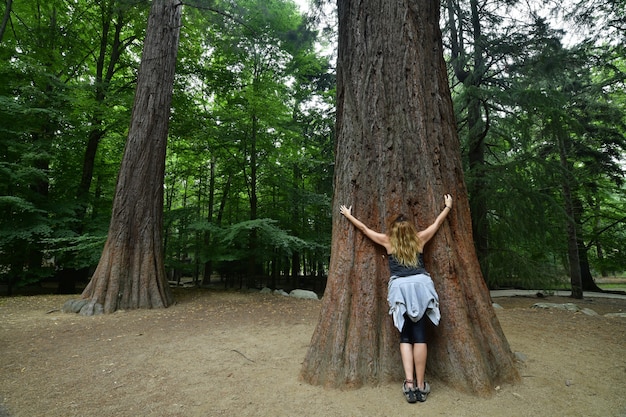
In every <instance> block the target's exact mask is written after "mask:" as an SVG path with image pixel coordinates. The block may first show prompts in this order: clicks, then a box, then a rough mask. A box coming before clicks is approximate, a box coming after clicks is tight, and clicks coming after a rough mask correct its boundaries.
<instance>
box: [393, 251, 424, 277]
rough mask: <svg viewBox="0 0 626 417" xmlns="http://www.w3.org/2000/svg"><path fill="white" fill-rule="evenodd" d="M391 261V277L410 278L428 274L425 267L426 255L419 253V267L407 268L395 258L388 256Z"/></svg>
mask: <svg viewBox="0 0 626 417" xmlns="http://www.w3.org/2000/svg"><path fill="white" fill-rule="evenodd" d="M387 258H388V259H389V272H391V276H392V277H393V276H395V277H408V276H410V275H419V274H426V273H427V272H426V268H425V267H424V254H423V253H419V254H418V255H417V266H405V265H402V264H400V263H399V262H398V260H397V259H396V258H395V257H394V256H393V255H389V256H387Z"/></svg>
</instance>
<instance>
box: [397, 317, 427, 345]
mask: <svg viewBox="0 0 626 417" xmlns="http://www.w3.org/2000/svg"><path fill="white" fill-rule="evenodd" d="M400 343H411V344H413V343H426V314H424V315H423V316H422V318H421V319H419V320H418V321H417V322H414V321H413V320H411V319H410V318H409V316H407V315H406V314H405V315H404V325H403V326H402V331H401V332H400Z"/></svg>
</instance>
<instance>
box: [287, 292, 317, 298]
mask: <svg viewBox="0 0 626 417" xmlns="http://www.w3.org/2000/svg"><path fill="white" fill-rule="evenodd" d="M289 296H290V297H295V298H304V299H308V300H318V298H317V294H315V293H314V292H313V291H308V290H293V291H291V292H290V293H289Z"/></svg>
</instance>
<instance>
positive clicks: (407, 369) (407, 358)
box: [400, 343, 417, 388]
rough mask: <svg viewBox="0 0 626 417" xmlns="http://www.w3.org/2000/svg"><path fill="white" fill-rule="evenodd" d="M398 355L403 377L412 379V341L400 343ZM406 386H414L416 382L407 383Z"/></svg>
mask: <svg viewBox="0 0 626 417" xmlns="http://www.w3.org/2000/svg"><path fill="white" fill-rule="evenodd" d="M400 356H401V358H402V368H403V369H404V379H405V380H407V381H414V374H415V362H414V356H415V354H414V347H413V344H412V343H400ZM407 387H408V388H415V387H417V384H415V382H413V383H412V384H407Z"/></svg>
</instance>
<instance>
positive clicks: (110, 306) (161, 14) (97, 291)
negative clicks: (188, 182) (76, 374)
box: [81, 0, 182, 314]
mask: <svg viewBox="0 0 626 417" xmlns="http://www.w3.org/2000/svg"><path fill="white" fill-rule="evenodd" d="M181 7H182V5H181V3H180V1H179V0H154V1H153V3H152V8H151V10H150V17H149V19H148V28H147V30H146V40H145V44H144V49H143V54H142V59H141V66H140V68H139V74H138V80H137V92H136V96H135V105H134V107H133V112H132V116H131V123H130V129H129V133H128V140H127V143H126V149H125V151H124V157H123V160H122V166H121V168H120V173H119V177H118V182H117V188H116V191H115V199H114V202H113V213H112V218H111V225H110V226H109V234H108V237H107V241H106V243H105V246H104V251H103V253H102V257H101V258H100V262H99V264H98V267H97V268H96V271H95V273H94V276H93V278H92V279H91V281H90V283H89V285H88V286H87V287H86V288H85V290H84V291H83V294H82V297H83V298H86V299H89V300H90V302H89V303H88V304H87V305H86V306H85V307H83V310H81V313H82V314H93V313H94V312H97V311H99V309H98V308H97V306H98V305H100V306H102V308H103V311H104V312H105V313H111V312H114V311H115V310H117V309H133V308H153V307H167V306H169V305H170V304H171V303H172V293H171V290H170V288H169V286H168V283H167V278H166V274H165V266H164V263H163V242H162V240H161V235H162V230H161V229H162V226H163V224H162V223H163V179H164V170H165V150H166V143H167V131H168V119H169V115H170V104H171V99H172V86H173V81H174V71H175V66H176V55H177V51H178V39H179V31H180V22H181Z"/></svg>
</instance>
